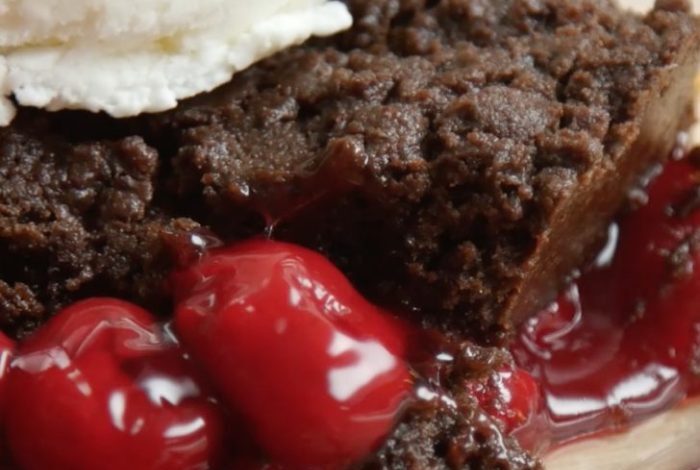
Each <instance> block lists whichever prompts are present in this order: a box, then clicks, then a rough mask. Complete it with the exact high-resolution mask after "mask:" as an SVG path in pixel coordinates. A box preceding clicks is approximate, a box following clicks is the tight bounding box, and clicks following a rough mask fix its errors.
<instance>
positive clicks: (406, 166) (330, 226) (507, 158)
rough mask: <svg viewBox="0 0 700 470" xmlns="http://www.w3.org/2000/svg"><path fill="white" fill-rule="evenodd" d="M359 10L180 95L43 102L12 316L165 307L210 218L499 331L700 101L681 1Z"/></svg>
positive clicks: (587, 240)
mask: <svg viewBox="0 0 700 470" xmlns="http://www.w3.org/2000/svg"><path fill="white" fill-rule="evenodd" d="M349 6H350V7H351V9H352V11H353V14H354V16H355V19H356V21H355V27H354V28H353V29H352V30H351V31H349V32H347V33H344V34H342V35H340V36H337V37H334V38H331V39H327V40H318V41H315V42H311V43H308V44H306V45H303V46H301V47H297V48H292V49H290V50H288V51H286V52H283V53H281V54H278V55H276V56H275V57H273V58H271V59H270V60H267V61H265V62H263V63H261V64H259V65H257V66H254V67H252V68H251V69H249V70H248V71H246V72H244V73H242V74H240V75H239V76H237V77H236V78H235V79H234V80H233V81H232V82H231V83H230V84H228V85H227V86H225V87H223V88H221V89H219V90H217V91H215V92H213V93H210V94H206V95H204V96H201V97H198V98H196V99H194V100H191V101H190V102H186V103H184V104H183V105H182V106H180V107H179V108H178V109H177V110H175V111H173V112H170V113H166V114H164V115H160V116H148V117H144V118H141V119H136V120H132V121H126V122H118V123H117V122H115V121H112V120H110V119H106V118H103V117H97V116H94V117H93V116H91V115H87V114H81V113H60V114H56V115H47V114H45V113H41V112H35V111H28V110H24V112H23V113H22V114H21V116H20V118H19V119H18V120H17V122H16V123H15V124H13V127H12V128H7V129H3V130H2V131H1V132H0V145H1V148H2V152H1V153H0V255H2V258H3V260H4V262H3V263H2V265H1V266H0V287H1V288H0V293H1V294H2V296H1V297H0V302H1V303H0V305H3V311H2V313H3V315H2V317H3V318H2V323H3V324H4V326H5V327H6V328H17V329H19V330H26V329H29V328H31V327H32V326H33V325H35V324H36V322H37V321H39V319H40V318H41V317H42V316H43V315H47V314H51V313H52V312H53V311H55V310H56V308H57V307H59V306H61V305H63V304H65V303H66V302H68V301H71V300H73V299H75V298H78V297H82V296H85V295H88V294H95V293H97V294H113V295H120V296H124V297H127V298H131V299H136V300H139V301H141V302H142V303H146V304H148V305H154V304H160V305H162V299H163V298H165V294H164V292H163V289H162V285H163V283H162V282H161V280H162V278H163V277H164V276H165V273H166V272H167V271H168V268H169V267H170V265H169V258H168V256H167V255H166V253H167V251H168V249H167V246H166V245H167V239H168V237H167V236H166V234H167V233H169V232H172V231H173V230H174V231H178V230H182V229H183V228H184V229H187V228H190V227H195V226H198V224H202V225H206V226H209V227H211V228H212V229H213V230H214V231H216V232H217V233H218V235H219V236H222V237H224V238H226V239H237V238H243V237H246V236H250V235H253V234H256V233H261V232H262V231H263V230H264V229H265V227H266V226H267V227H268V228H269V229H270V230H271V231H272V232H273V235H274V236H275V237H278V238H282V239H287V240H292V241H295V242H298V243H302V244H305V245H308V246H312V247H314V248H316V249H320V250H322V251H324V252H325V253H327V254H328V255H329V256H331V257H332V259H333V260H334V261H335V262H337V263H338V264H339V265H340V266H341V267H343V269H344V270H345V271H346V272H347V273H348V274H349V275H350V276H351V277H352V278H353V279H354V281H355V282H356V283H357V284H358V285H359V286H360V287H361V288H362V289H363V290H364V291H365V292H366V293H368V294H369V295H371V296H372V297H374V298H375V299H378V300H380V301H383V302H386V303H389V304H395V305H399V306H400V307H402V308H403V309H404V310H406V311H409V310H410V311H417V312H419V316H420V318H421V319H422V320H426V321H429V322H430V323H432V324H433V325H437V326H441V327H445V328H446V329H449V330H450V331H461V332H462V333H467V334H469V335H470V336H472V337H479V338H483V337H484V333H488V335H486V336H487V337H490V338H492V339H493V338H500V337H502V332H503V331H507V329H508V327H509V325H510V324H511V320H512V319H516V320H517V319H519V318H522V317H523V316H524V315H527V314H530V313H531V312H533V311H534V310H535V309H536V308H537V307H539V306H540V305H541V304H542V303H543V302H546V301H547V300H548V299H549V298H550V297H551V295H552V293H553V292H555V291H556V289H557V288H558V287H559V286H560V283H561V282H562V280H563V279H564V278H565V277H566V275H567V274H569V273H570V272H571V270H573V269H574V268H575V267H577V266H578V265H580V264H581V263H582V262H584V261H585V259H586V256H588V254H589V253H590V248H591V246H592V245H594V243H595V241H596V239H597V238H598V237H599V235H600V234H601V233H602V228H603V227H604V226H605V225H606V224H607V221H608V219H609V218H610V216H611V215H612V214H613V212H614V211H616V210H617V209H618V207H619V206H620V203H621V201H622V199H623V197H624V194H625V192H626V190H627V189H628V188H629V187H630V185H632V184H633V182H634V181H635V179H636V178H637V176H638V175H639V174H640V173H642V172H643V171H644V170H645V169H646V168H647V167H648V166H649V165H650V164H651V163H652V162H654V161H656V160H659V159H661V158H663V156H664V155H666V154H667V153H668V151H669V149H670V148H671V146H672V145H673V143H674V138H675V133H676V132H677V130H678V129H679V128H681V127H682V126H683V124H684V123H685V119H686V118H687V116H688V115H687V110H688V106H689V101H690V98H689V96H690V95H689V93H687V90H689V89H690V82H691V80H692V77H693V75H694V67H695V59H696V44H697V43H698V41H697V40H696V39H697V31H696V24H695V21H694V20H693V19H691V18H690V17H689V16H688V15H687V14H686V11H685V6H686V5H685V4H684V3H683V2H678V1H665V2H660V3H659V5H658V6H657V9H656V10H654V11H653V12H652V13H651V14H649V15H648V16H647V17H646V18H639V17H636V16H632V15H629V14H626V13H622V12H620V11H618V10H617V9H616V8H615V7H614V6H613V5H612V4H611V3H609V2H607V1H601V0H599V1H590V0H588V1H584V0H577V1H572V2H561V1H555V0H549V1H540V2H531V1H525V0H500V1H497V2H492V1H488V2H487V1H480V0H451V1H441V2H421V1H408V0H404V1H400V2H399V1H390V0H381V1H376V0H353V1H350V2H349ZM195 221H196V222H195ZM164 240H166V241H164Z"/></svg>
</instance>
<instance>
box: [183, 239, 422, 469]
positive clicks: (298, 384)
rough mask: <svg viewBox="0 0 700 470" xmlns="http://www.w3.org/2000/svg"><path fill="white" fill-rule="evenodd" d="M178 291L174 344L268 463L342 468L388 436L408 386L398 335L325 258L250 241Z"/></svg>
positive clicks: (196, 269) (202, 268)
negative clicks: (245, 429) (187, 354)
mask: <svg viewBox="0 0 700 470" xmlns="http://www.w3.org/2000/svg"><path fill="white" fill-rule="evenodd" d="M174 288H175V292H176V294H177V297H178V302H177V306H176V317H175V330H176V332H177V334H178V335H179V337H180V338H181V341H182V343H183V344H184V345H185V347H186V348H187V349H188V350H189V351H190V352H191V354H192V356H193V358H194V359H195V360H196V361H198V362H199V363H200V364H201V365H202V367H203V368H204V370H205V371H206V372H207V374H208V375H209V377H210V378H211V380H212V382H213V383H214V384H215V386H216V387H217V388H218V391H219V392H220V394H221V396H222V400H223V401H224V402H225V403H226V404H227V405H228V406H229V407H231V408H232V409H233V410H235V412H237V413H240V414H242V415H243V416H244V417H245V419H246V421H247V424H248V427H249V430H250V432H251V434H252V435H253V436H254V438H255V439H256V441H257V443H258V445H259V446H260V448H261V449H262V450H263V452H264V453H265V455H266V457H268V458H269V459H270V460H271V461H272V462H276V463H279V464H281V465H283V466H284V465H289V466H291V468H299V466H302V468H303V466H307V467H306V468H308V466H314V468H316V467H317V466H328V465H331V466H341V467H342V466H343V465H346V464H348V463H351V462H354V461H356V460H358V459H362V458H363V457H365V456H366V455H368V454H370V453H371V452H372V451H373V450H374V449H375V448H376V447H377V446H379V445H381V443H382V441H383V439H384V438H385V437H386V436H387V435H388V434H389V432H390V431H391V429H392V426H393V425H394V423H395V420H396V418H397V414H398V412H399V410H400V407H401V405H402V403H403V401H404V400H405V399H406V397H407V396H408V395H409V393H410V390H411V388H412V384H411V377H410V375H409V371H408V367H407V365H406V364H405V362H404V361H403V360H402V358H401V356H402V354H403V351H404V344H403V336H402V332H401V330H400V329H399V328H397V327H396V325H395V324H394V323H393V322H392V321H391V319H390V317H389V316H388V315H387V314H386V313H384V312H382V311H380V309H379V308H377V307H375V306H374V305H372V304H370V303H369V302H368V301H366V300H365V299H364V298H363V297H362V296H361V295H360V294H358V293H357V292H356V291H355V290H354V289H353V288H352V286H351V285H350V283H349V281H348V280H347V279H346V278H345V277H344V276H343V275H342V274H341V273H340V272H339V271H338V270H337V269H336V268H335V267H334V266H333V265H332V264H331V263H330V262H329V261H328V260H327V259H325V258H324V257H323V256H321V255H320V254H318V253H314V252H312V251H309V250H306V249H304V248H301V247H297V246H294V245H289V244H285V243H279V242H272V241H266V240H254V241H248V242H244V243H241V244H238V245H235V246H232V247H230V248H226V249H222V250H217V251H214V252H212V253H210V255H209V256H208V257H205V258H204V259H203V260H201V261H200V262H199V263H198V264H196V265H194V266H193V267H191V268H190V269H187V270H185V271H183V272H180V273H178V274H177V275H175V276H174ZM324 468H327V467H324ZM336 468H337V467H336Z"/></svg>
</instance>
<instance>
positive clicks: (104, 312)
mask: <svg viewBox="0 0 700 470" xmlns="http://www.w3.org/2000/svg"><path fill="white" fill-rule="evenodd" d="M6 398H7V400H8V402H10V403H12V406H10V407H8V408H7V410H6V419H5V432H6V436H7V438H8V444H9V448H10V452H11V454H12V458H13V459H14V461H15V462H16V464H17V465H18V466H19V467H20V468H22V469H24V470H33V469H48V468H50V469H52V470H63V469H65V470H68V469H70V470H80V469H85V470H88V469H90V470H93V469H97V468H99V469H102V470H141V469H143V470H147V469H148V470H153V469H163V470H165V469H168V470H174V469H205V468H212V467H213V466H214V465H216V462H217V459H218V457H219V454H220V451H221V449H220V446H221V442H222V434H223V428H224V426H223V423H222V416H223V414H222V413H221V410H220V409H219V408H218V406H217V405H216V404H215V403H214V402H213V401H212V400H211V398H210V396H209V395H207V393H206V392H205V390H204V388H203V386H202V385H201V383H200V382H199V381H198V380H197V379H196V378H195V375H194V373H193V371H192V368H191V365H190V364H189V363H188V361H186V360H185V359H184V358H183V352H182V350H180V349H179V347H178V346H177V345H176V344H174V343H172V342H171V341H168V340H167V339H166V338H165V337H164V335H163V334H162V333H161V331H160V329H159V328H158V326H157V324H156V323H155V322H154V320H153V318H152V317H151V316H150V315H149V314H148V313H147V312H145V311H144V310H142V309H140V308H139V307H136V306H134V305H131V304H129V303H126V302H121V301H118V300H111V299H91V300H87V301H83V302H79V303H77V304H75V305H73V306H71V307H69V308H67V309H65V310H63V311H62V312H60V313H59V314H58V315H57V316H56V317H54V318H53V319H52V320H50V321H49V322H48V323H47V324H46V325H45V326H44V327H43V328H42V329H41V330H39V331H38V332H37V333H36V334H34V336H32V337H30V338H29V339H28V340H27V341H26V342H25V343H24V344H22V345H21V346H20V347H19V350H18V354H17V356H16V357H15V359H14V360H13V361H12V365H11V370H10V373H9V376H8V382H7V391H6Z"/></svg>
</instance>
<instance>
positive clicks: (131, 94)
mask: <svg viewBox="0 0 700 470" xmlns="http://www.w3.org/2000/svg"><path fill="white" fill-rule="evenodd" d="M351 23H352V18H351V16H350V14H349V12H348V11H347V8H346V7H345V6H344V5H343V4H342V3H340V2H337V1H326V0H254V1H246V0H197V1H191V0H138V1H136V0H0V89H1V91H2V93H1V94H0V125H6V124H8V123H9V122H10V121H11V120H12V118H13V117H14V114H15V108H14V105H13V103H12V101H11V100H10V99H9V97H10V96H14V98H15V100H16V101H17V103H19V104H21V105H27V106H36V107H41V108H46V109H48V110H51V111H55V110H59V109H85V110H90V111H104V112H107V113H108V114H110V115H112V116H115V117H126V116H133V115H136V114H139V113H142V112H157V111H163V110H166V109H170V108H173V107H175V106H176V105H177V100H179V99H182V98H186V97H189V96H193V95H195V94H197V93H201V92H204V91H209V90H211V89H213V88H215V87H216V86H218V85H221V84H223V83H225V82H227V81H228V80H230V78H231V76H232V75H233V74H234V73H235V72H237V71H239V70H242V69H244V68H246V67H248V66H249V65H250V64H252V63H253V62H255V61H257V60H260V59H262V58H264V57H266V56H269V55H271V54H273V53H275V52H277V51H279V50H281V49H283V48H285V47H288V46H290V45H293V44H298V43H300V42H303V41H304V40H306V39H307V38H309V37H310V36H312V35H319V36H323V35H330V34H333V33H336V32H338V31H341V30H343V29H345V28H348V27H349V26H350V24H351Z"/></svg>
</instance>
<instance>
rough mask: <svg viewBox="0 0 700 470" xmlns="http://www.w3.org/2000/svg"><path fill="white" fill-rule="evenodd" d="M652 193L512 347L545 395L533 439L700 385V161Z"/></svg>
mask: <svg viewBox="0 0 700 470" xmlns="http://www.w3.org/2000/svg"><path fill="white" fill-rule="evenodd" d="M643 202H644V204H643V206H642V207H640V208H638V209H636V210H635V211H634V212H632V213H630V214H629V215H627V216H626V217H623V218H622V219H621V220H620V222H619V224H615V225H613V226H612V227H611V229H610V237H609V241H608V245H607V246H606V247H605V249H604V250H603V252H602V253H601V256H600V257H599V258H598V260H597V262H596V266H595V267H594V268H593V269H591V270H590V271H588V272H586V273H585V274H584V275H583V276H581V277H580V278H579V279H578V280H577V281H576V282H575V283H574V284H573V285H572V286H571V287H570V289H569V290H568V291H567V292H565V293H564V294H563V295H562V296H561V297H560V299H559V300H558V301H557V302H555V303H553V304H552V305H551V306H550V308H548V309H546V310H545V311H543V312H542V313H540V314H539V315H538V316H536V317H534V318H532V319H531V320H530V321H528V322H527V323H526V324H525V325H524V326H523V327H522V329H521V331H520V334H519V335H518V337H517V340H516V341H515V344H513V346H512V348H511V350H512V353H513V355H514V357H515V359H516V361H517V362H518V364H519V365H520V367H522V368H523V369H525V370H527V371H529V372H530V373H531V374H532V375H533V376H534V377H535V378H536V380H537V381H538V382H539V384H540V388H541V391H542V394H543V403H544V406H543V409H542V412H541V413H540V414H538V415H535V416H533V417H532V419H531V421H530V423H529V424H528V425H527V426H524V427H523V428H522V429H520V430H519V431H518V435H519V437H520V438H521V441H523V442H524V443H525V444H527V445H528V446H529V447H535V448H539V449H542V448H543V447H546V446H547V445H551V444H555V445H556V444H561V443H564V442H566V441H569V440H572V439H576V438H581V437H583V436H585V435H590V434H592V433H599V432H605V431H611V430H616V429H620V428H625V427H627V426H629V425H630V424H632V423H634V422H637V421H639V420H642V419H644V418H646V417H649V416H650V415H652V414H655V413H658V412H659V411H662V410H665V409H668V408H670V407H672V406H674V405H675V404H677V403H678V402H680V401H682V400H684V399H685V398H686V397H688V396H690V395H693V394H696V393H697V392H698V391H700V265H699V264H698V262H700V168H698V167H697V166H695V165H694V164H693V162H692V159H691V158H686V159H683V160H678V161H672V162H670V163H668V164H667V165H666V167H665V168H664V170H663V173H662V174H660V175H659V176H658V177H657V178H656V179H655V180H654V182H653V183H652V184H651V186H650V187H649V190H648V198H646V201H643Z"/></svg>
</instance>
